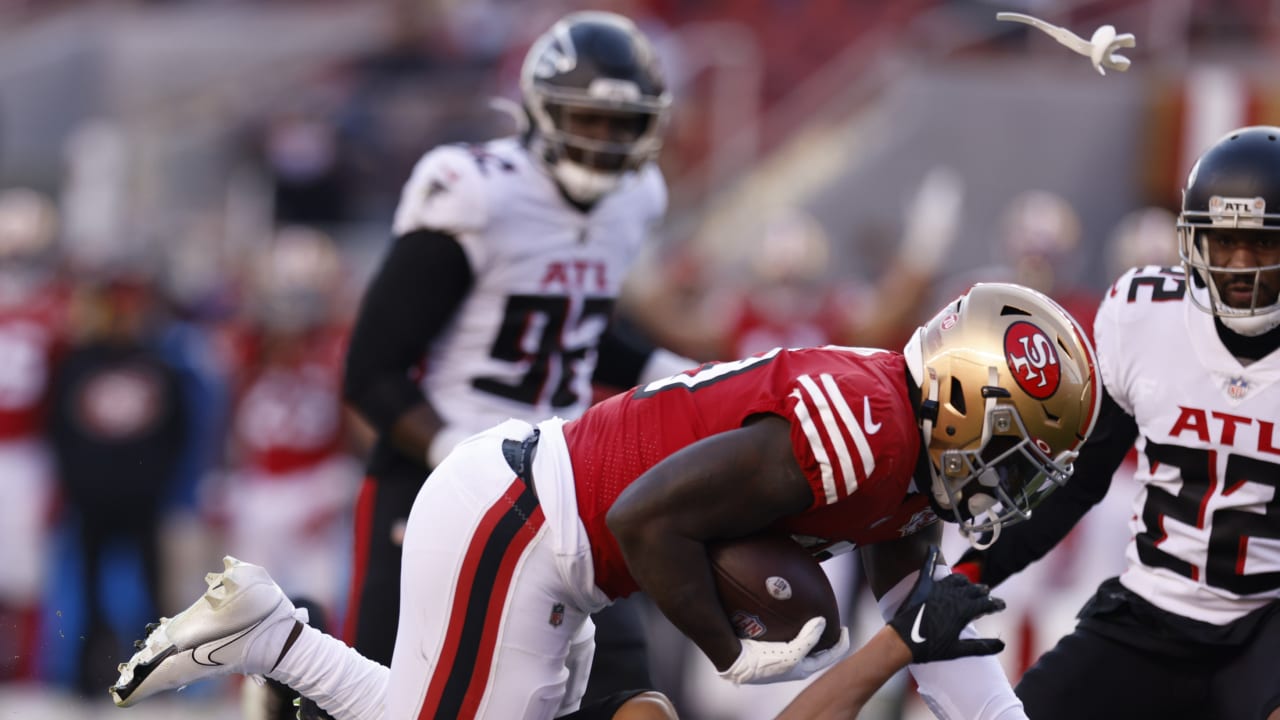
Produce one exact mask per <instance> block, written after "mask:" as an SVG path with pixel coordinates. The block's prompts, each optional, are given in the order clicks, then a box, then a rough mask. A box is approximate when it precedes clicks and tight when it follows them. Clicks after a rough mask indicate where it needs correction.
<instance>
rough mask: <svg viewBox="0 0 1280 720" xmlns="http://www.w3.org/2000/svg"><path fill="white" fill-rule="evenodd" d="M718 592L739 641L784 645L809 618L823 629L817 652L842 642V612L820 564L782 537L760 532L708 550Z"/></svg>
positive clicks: (714, 545) (799, 547)
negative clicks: (817, 620)
mask: <svg viewBox="0 0 1280 720" xmlns="http://www.w3.org/2000/svg"><path fill="white" fill-rule="evenodd" d="M707 549H708V555H709V557H710V559H711V570H712V573H713V575H714V576H715V582H716V592H717V593H718V594H719V595H720V604H721V606H722V607H724V611H725V614H726V615H728V617H729V622H730V623H732V624H733V627H734V629H735V630H736V631H737V633H738V637H740V638H748V639H752V640H763V641H766V642H785V641H788V640H792V639H794V638H795V636H796V634H797V633H799V632H800V628H802V627H804V624H805V623H806V622H808V621H809V619H810V618H814V617H818V616H822V617H824V618H826V619H827V627H826V629H825V630H824V631H823V634H822V639H821V640H820V641H819V642H818V645H817V648H816V649H818V650H823V649H826V648H829V647H831V646H832V645H834V644H835V643H836V641H837V640H839V639H840V611H839V608H838V606H837V605H836V595H835V592H834V591H833V590H832V589H831V583H830V582H828V581H827V576H826V574H825V573H824V572H822V568H821V567H820V566H819V565H818V561H817V560H815V559H814V557H813V556H812V555H810V554H809V552H808V551H807V550H805V549H804V548H803V547H801V546H800V544H799V543H797V542H795V541H794V540H792V539H791V538H790V537H788V536H787V535H784V534H782V533H763V534H758V535H751V536H748V537H744V538H738V539H736V540H726V541H722V542H716V543H712V544H710V545H709V546H708V548H707Z"/></svg>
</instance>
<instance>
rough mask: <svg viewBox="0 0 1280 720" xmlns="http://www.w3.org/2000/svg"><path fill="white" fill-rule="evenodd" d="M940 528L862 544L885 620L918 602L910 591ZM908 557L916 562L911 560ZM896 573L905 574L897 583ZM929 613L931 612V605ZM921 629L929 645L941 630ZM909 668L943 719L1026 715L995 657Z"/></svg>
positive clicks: (966, 634) (1016, 719)
mask: <svg viewBox="0 0 1280 720" xmlns="http://www.w3.org/2000/svg"><path fill="white" fill-rule="evenodd" d="M940 531H941V527H940V526H939V525H938V524H936V523H935V524H934V525H933V526H931V528H930V529H927V530H925V531H923V532H920V533H916V534H915V535H911V536H907V537H905V538H902V539H901V540H897V541H894V542H889V543H877V544H875V545H871V546H868V547H865V548H863V549H862V561H863V564H864V567H865V568H866V572H867V577H868V580H869V581H870V584H871V590H872V592H874V593H875V595H876V598H877V599H878V605H879V606H880V614H881V616H883V617H884V619H885V621H886V622H889V623H893V622H894V618H895V617H896V616H897V615H898V612H899V610H900V609H901V608H902V607H903V606H904V605H910V604H911V603H912V602H913V598H912V597H911V596H912V595H913V591H914V590H915V589H916V588H917V583H918V581H919V576H920V570H921V567H920V564H921V562H922V561H923V560H924V558H926V557H928V555H929V546H930V545H931V544H934V543H936V542H937V537H938V535H939V534H940ZM912 559H914V561H913V560H912ZM909 562H913V564H914V566H913V565H908V564H907V563H909ZM904 567H905V568H907V573H908V574H906V575H905V576H903V575H902V573H903V572H904ZM950 573H951V570H950V568H948V567H947V566H946V565H945V564H941V565H937V566H935V567H934V570H933V576H934V578H935V579H943V578H945V577H946V576H947V575H949V574H950ZM895 577H898V578H900V579H898V580H897V581H896V582H894V578H895ZM926 604H927V603H926ZM924 612H925V613H926V614H927V612H928V611H927V609H926V610H924ZM917 631H918V632H920V633H922V634H923V638H922V639H921V640H920V641H919V642H920V644H921V646H922V647H924V646H926V645H927V641H928V639H929V638H928V636H929V635H930V634H937V632H938V631H937V630H936V629H933V628H930V627H928V626H927V625H923V626H921V627H920V628H917ZM908 637H909V638H910V636H908ZM959 637H960V643H965V642H971V641H973V640H974V639H976V638H977V637H978V632H977V630H976V629H975V628H974V627H973V625H972V624H969V625H967V626H965V628H964V629H963V630H962V631H961V633H960V635H959ZM910 639H913V640H914V639H915V638H910ZM948 640H950V638H948ZM913 654H914V653H913ZM908 667H909V669H910V670H911V674H912V676H914V677H915V679H916V683H917V684H918V685H919V691H920V696H921V697H922V698H923V699H924V701H925V703H926V704H927V705H928V706H929V709H930V710H932V711H933V714H934V715H935V716H937V717H939V718H942V720H1026V714H1025V713H1024V712H1023V710H1022V702H1021V701H1019V700H1018V697H1017V696H1016V695H1015V694H1014V692H1013V688H1012V687H1011V686H1010V685H1009V680H1008V678H1007V677H1006V676H1005V673H1004V669H1003V668H1001V667H1000V663H999V662H998V661H997V660H996V659H995V658H994V657H992V656H984V657H963V658H959V659H955V660H947V661H944V662H929V663H923V664H922V663H916V664H912V665H910V666H908Z"/></svg>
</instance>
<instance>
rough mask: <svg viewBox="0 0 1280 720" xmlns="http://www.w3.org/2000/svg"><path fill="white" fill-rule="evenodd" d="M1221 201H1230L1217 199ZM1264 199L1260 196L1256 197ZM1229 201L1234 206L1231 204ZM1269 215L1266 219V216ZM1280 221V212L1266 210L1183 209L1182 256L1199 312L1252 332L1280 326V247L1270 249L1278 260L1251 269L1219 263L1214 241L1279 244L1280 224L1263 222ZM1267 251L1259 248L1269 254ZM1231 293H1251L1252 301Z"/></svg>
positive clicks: (1262, 253) (1180, 229)
mask: <svg viewBox="0 0 1280 720" xmlns="http://www.w3.org/2000/svg"><path fill="white" fill-rule="evenodd" d="M1212 200H1213V201H1216V202H1211V208H1212V207H1213V205H1215V204H1218V203H1220V202H1225V201H1224V199H1223V198H1218V197H1214V198H1213V199H1212ZM1257 202H1261V199H1260V198H1259V199H1257ZM1226 204H1230V203H1229V202H1227V203H1226ZM1264 218H1265V219H1264ZM1264 222H1267V223H1276V224H1280V216H1277V215H1266V214H1261V215H1257V216H1254V217H1249V216H1247V215H1242V214H1240V213H1236V212H1232V213H1229V214H1224V213H1216V214H1215V213H1214V212H1213V210H1212V209H1211V211H1210V212H1209V213H1196V212H1183V213H1182V216H1181V217H1180V218H1179V220H1178V254H1179V256H1180V258H1181V260H1182V266H1183V270H1184V272H1185V273H1186V276H1187V283H1188V285H1187V286H1188V288H1190V289H1191V291H1190V292H1189V293H1188V294H1189V295H1190V297H1191V302H1192V303H1193V304H1194V305H1195V306H1196V307H1197V308H1199V309H1200V310H1203V311H1204V312H1207V313H1211V314H1212V315H1215V316H1217V317H1218V318H1220V319H1221V320H1222V323H1223V324H1224V325H1226V326H1227V327H1228V328H1230V329H1231V330H1232V331H1234V332H1236V333H1238V334H1240V335H1247V336H1256V335H1261V334H1263V333H1265V332H1267V331H1268V330H1271V329H1272V328H1274V327H1276V326H1278V325H1280V296H1278V295H1277V291H1280V250H1271V251H1270V257H1271V258H1274V259H1275V262H1270V263H1268V264H1265V265H1252V266H1247V267H1240V266H1227V265H1217V264H1214V262H1213V256H1212V255H1211V247H1210V245H1211V244H1212V243H1214V242H1215V241H1216V242H1218V243H1219V244H1221V243H1222V242H1224V240H1223V239H1224V238H1234V240H1229V241H1227V242H1251V241H1252V242H1255V243H1257V244H1262V245H1264V246H1265V245H1271V246H1273V247H1274V248H1280V234H1277V230H1280V227H1270V226H1264V225H1263V223H1264ZM1266 253H1267V251H1266V250H1262V251H1259V252H1256V253H1255V255H1257V256H1265V255H1266ZM1224 289H1225V290H1226V291H1227V292H1232V290H1233V289H1234V290H1235V291H1236V292H1244V291H1248V293H1249V295H1248V298H1247V301H1245V300H1244V299H1243V298H1240V297H1237V298H1235V301H1234V302H1232V301H1230V300H1229V299H1228V298H1224V297H1223V291H1224Z"/></svg>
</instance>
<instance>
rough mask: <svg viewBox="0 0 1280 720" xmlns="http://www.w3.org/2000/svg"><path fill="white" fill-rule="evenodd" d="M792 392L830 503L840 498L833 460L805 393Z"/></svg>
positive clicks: (798, 416)
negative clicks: (837, 491) (810, 410)
mask: <svg viewBox="0 0 1280 720" xmlns="http://www.w3.org/2000/svg"><path fill="white" fill-rule="evenodd" d="M791 394H792V395H794V396H795V398H796V419H797V420H799V421H800V430H801V431H802V432H803V433H804V436H805V438H806V439H807V440H808V441H809V451H810V452H812V453H813V459H814V460H817V461H818V469H819V470H820V471H821V472H822V495H823V498H824V499H825V501H826V504H827V505H830V504H832V503H834V502H835V501H836V500H839V499H840V498H839V496H838V495H837V494H836V481H835V477H834V476H832V474H831V460H830V459H829V458H828V457H827V449H826V448H825V447H823V445H822V437H821V436H820V435H819V434H818V426H817V425H815V424H814V423H813V416H812V415H811V414H810V413H809V405H808V404H807V403H806V402H805V397H804V394H803V393H801V392H800V390H799V389H796V390H793V391H792V392H791Z"/></svg>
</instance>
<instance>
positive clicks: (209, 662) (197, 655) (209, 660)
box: [191, 618, 265, 667]
mask: <svg viewBox="0 0 1280 720" xmlns="http://www.w3.org/2000/svg"><path fill="white" fill-rule="evenodd" d="M264 619H265V618H264ZM261 624H262V620H259V621H258V622H256V623H254V624H252V625H250V626H249V627H247V628H245V629H244V630H241V631H240V632H239V633H238V634H236V635H232V636H231V637H229V638H226V642H224V643H222V644H221V645H217V646H214V647H210V645H209V644H208V643H205V644H204V645H197V646H195V647H193V648H191V659H192V660H193V661H195V663H196V664H197V665H205V666H208V667H215V666H218V665H222V663H220V662H218V661H217V660H214V659H213V654H214V653H216V652H218V651H219V650H221V649H223V648H225V647H226V646H228V645H230V644H231V643H234V642H235V641H237V640H239V639H240V638H242V637H244V636H245V635H248V634H249V633H251V632H253V629H254V628H256V627H258V626H259V625H261Z"/></svg>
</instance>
